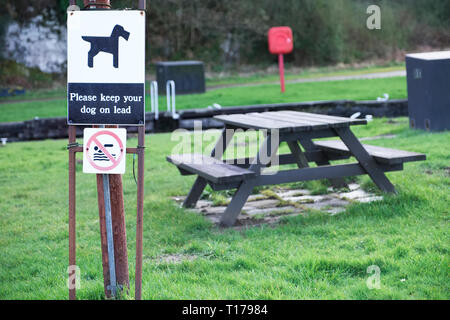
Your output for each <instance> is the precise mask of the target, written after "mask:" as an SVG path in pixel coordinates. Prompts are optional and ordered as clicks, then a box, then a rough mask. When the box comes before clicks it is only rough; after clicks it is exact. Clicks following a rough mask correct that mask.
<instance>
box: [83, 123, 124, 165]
mask: <svg viewBox="0 0 450 320" xmlns="http://www.w3.org/2000/svg"><path fill="white" fill-rule="evenodd" d="M100 135H109V136H112V137H113V138H114V139H115V140H116V141H117V143H118V145H119V147H120V154H119V157H118V158H117V159H115V158H114V157H113V156H112V155H111V154H110V153H109V151H108V150H107V149H106V148H105V146H104V145H103V144H102V143H101V142H100V141H98V139H97V137H98V136H100ZM92 143H94V144H96V145H97V146H98V147H99V148H100V150H101V151H103V153H104V154H105V156H107V157H108V159H109V160H110V161H111V163H112V164H111V165H110V166H108V167H101V166H99V165H97V164H96V163H94V160H93V159H92V158H91V157H90V156H88V157H87V158H88V161H89V163H90V164H91V165H92V167H94V168H95V169H97V170H101V171H109V170H112V169H114V168H115V167H117V166H118V165H119V163H120V161H121V160H122V157H123V154H124V150H123V144H122V141H121V140H120V138H119V137H118V136H117V135H116V134H115V133H114V132H111V131H107V130H102V131H98V132H97V133H95V134H93V135H92V136H91V137H90V138H89V140H88V142H87V143H86V146H87V147H86V152H88V151H89V148H90V147H91V144H92Z"/></svg>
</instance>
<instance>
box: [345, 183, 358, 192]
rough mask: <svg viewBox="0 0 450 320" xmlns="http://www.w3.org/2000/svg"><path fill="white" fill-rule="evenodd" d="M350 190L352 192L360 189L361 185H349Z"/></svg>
mask: <svg viewBox="0 0 450 320" xmlns="http://www.w3.org/2000/svg"><path fill="white" fill-rule="evenodd" d="M348 188H349V189H350V191H353V190H356V189H359V188H360V185H359V184H357V183H349V185H348Z"/></svg>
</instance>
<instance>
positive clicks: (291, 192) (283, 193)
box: [275, 189, 311, 199]
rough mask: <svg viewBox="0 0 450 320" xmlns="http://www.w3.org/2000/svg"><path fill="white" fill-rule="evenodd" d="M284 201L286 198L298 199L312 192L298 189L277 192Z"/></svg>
mask: <svg viewBox="0 0 450 320" xmlns="http://www.w3.org/2000/svg"><path fill="white" fill-rule="evenodd" d="M275 193H276V194H277V195H278V196H279V197H281V198H282V199H284V198H286V197H298V196H300V195H308V194H311V191H309V190H307V189H297V190H282V191H276V192H275Z"/></svg>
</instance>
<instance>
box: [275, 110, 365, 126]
mask: <svg viewBox="0 0 450 320" xmlns="http://www.w3.org/2000/svg"><path fill="white" fill-rule="evenodd" d="M278 112H282V113H285V114H289V115H291V116H296V117H299V118H302V119H310V120H317V121H325V122H326V123H329V124H336V125H338V124H348V125H358V124H367V120H366V119H352V118H345V117H337V116H329V115H326V114H317V113H309V112H301V111H288V110H286V111H278Z"/></svg>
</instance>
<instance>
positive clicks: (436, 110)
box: [406, 51, 450, 131]
mask: <svg viewBox="0 0 450 320" xmlns="http://www.w3.org/2000/svg"><path fill="white" fill-rule="evenodd" d="M406 77H407V84H408V113H409V125H410V127H411V128H414V129H415V128H417V129H424V130H428V131H443V130H448V129H450V85H449V83H450V51H437V52H426V53H413V54H408V55H406Z"/></svg>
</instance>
